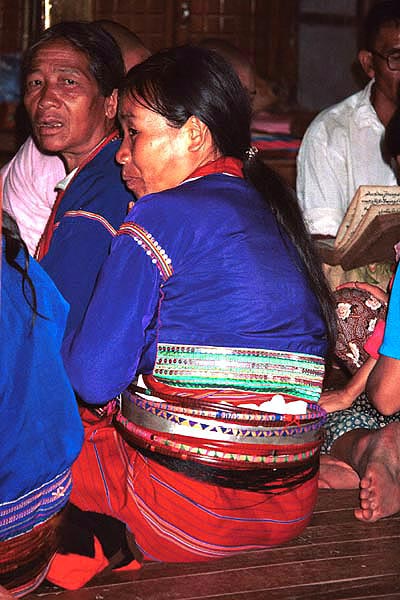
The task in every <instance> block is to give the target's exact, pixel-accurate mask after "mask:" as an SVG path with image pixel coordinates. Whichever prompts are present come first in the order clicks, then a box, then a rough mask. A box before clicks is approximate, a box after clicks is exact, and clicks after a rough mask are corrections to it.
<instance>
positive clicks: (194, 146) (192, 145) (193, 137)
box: [184, 115, 212, 152]
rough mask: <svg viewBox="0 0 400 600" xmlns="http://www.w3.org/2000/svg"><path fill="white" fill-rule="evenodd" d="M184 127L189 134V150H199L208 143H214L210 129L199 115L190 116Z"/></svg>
mask: <svg viewBox="0 0 400 600" xmlns="http://www.w3.org/2000/svg"><path fill="white" fill-rule="evenodd" d="M184 127H185V129H186V134H187V136H188V146H187V149H188V151H189V152H197V151H198V150H200V149H202V148H204V146H205V145H206V144H209V143H211V144H212V139H211V134H210V130H209V129H208V127H207V125H206V124H205V123H203V121H201V120H200V119H199V118H198V117H195V116H194V115H192V116H191V117H189V118H188V120H187V121H186V123H185V125H184Z"/></svg>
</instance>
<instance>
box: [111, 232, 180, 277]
mask: <svg viewBox="0 0 400 600" xmlns="http://www.w3.org/2000/svg"><path fill="white" fill-rule="evenodd" d="M117 235H129V236H130V237H132V238H133V239H134V240H135V242H136V243H137V244H138V245H139V246H141V247H142V248H143V250H144V251H145V252H146V254H147V255H148V256H149V257H150V258H151V262H152V263H153V264H155V265H157V268H158V270H159V271H160V274H161V277H162V278H163V279H164V281H166V280H167V279H169V277H171V275H172V274H173V272H174V270H173V268H172V261H171V259H170V258H169V256H168V254H167V253H166V252H165V250H164V249H163V248H161V246H160V244H159V243H158V242H157V241H156V240H155V239H154V237H153V236H152V235H151V233H149V232H148V231H146V230H145V229H143V228H142V227H140V225H138V224H137V223H133V222H132V221H130V222H126V223H122V225H121V227H120V228H119V230H118V231H117Z"/></svg>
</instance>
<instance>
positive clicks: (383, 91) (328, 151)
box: [297, 0, 400, 237]
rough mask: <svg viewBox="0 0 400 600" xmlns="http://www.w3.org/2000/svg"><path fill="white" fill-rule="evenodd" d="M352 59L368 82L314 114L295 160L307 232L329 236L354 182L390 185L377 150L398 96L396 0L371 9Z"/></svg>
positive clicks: (399, 7) (389, 172)
mask: <svg viewBox="0 0 400 600" xmlns="http://www.w3.org/2000/svg"><path fill="white" fill-rule="evenodd" d="M364 35H365V42H364V47H363V49H362V50H361V51H360V52H359V54H358V58H359V61H360V63H361V66H362V68H363V70H364V72H365V73H366V74H367V76H368V77H369V78H370V80H371V81H370V82H369V83H368V85H367V86H366V87H365V88H364V89H363V90H362V91H360V92H358V93H357V94H354V95H352V96H350V97H349V98H346V99H345V100H343V101H342V102H340V103H339V104H336V105H335V106H332V107H330V108H327V109H326V110H324V111H323V112H322V113H320V114H319V115H318V116H317V117H316V118H315V119H314V121H313V122H312V123H311V125H310V127H309V128H308V130H307V132H306V134H305V136H304V139H303V142H302V145H301V148H300V151H299V155H298V159H297V194H298V197H299V202H300V205H301V208H302V210H303V214H304V216H305V219H306V222H307V224H308V227H309V230H310V233H311V234H313V235H319V236H330V237H335V236H336V233H337V230H338V228H339V226H340V224H341V222H342V220H343V217H344V216H345V214H346V211H347V207H348V205H349V203H350V201H351V200H352V198H353V195H354V193H355V191H356V190H357V188H358V187H359V186H360V185H383V186H385V185H396V184H397V181H396V175H395V173H394V171H393V169H392V167H391V165H390V164H388V162H386V160H385V156H384V154H383V152H382V147H381V142H382V137H383V134H384V128H385V126H386V125H387V123H388V122H389V120H390V118H391V117H392V115H393V113H394V111H395V109H396V106H397V103H398V99H399V84H400V2H399V0H384V1H383V2H380V3H379V4H376V5H375V6H373V7H372V9H371V10H370V12H369V13H368V15H367V17H366V20H365V26H364Z"/></svg>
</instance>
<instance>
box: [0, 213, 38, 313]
mask: <svg viewBox="0 0 400 600" xmlns="http://www.w3.org/2000/svg"><path fill="white" fill-rule="evenodd" d="M2 218H3V221H2V228H1V233H2V236H3V238H4V240H5V245H4V256H5V259H6V261H7V263H8V264H9V265H10V267H12V268H13V269H15V270H16V271H18V273H20V274H21V277H22V292H23V294H24V298H25V300H26V301H27V303H28V304H29V306H30V307H31V309H32V313H33V316H32V324H33V323H34V321H35V318H36V316H37V315H38V314H39V312H38V309H37V297H36V291H35V286H34V285H33V282H32V279H31V278H30V276H29V273H28V267H29V252H28V249H27V247H26V244H25V242H24V241H23V239H22V238H21V235H20V233H19V229H18V225H17V223H16V221H15V220H14V219H13V218H12V217H11V216H10V215H9V214H8V213H7V212H6V211H4V210H3V211H2ZM20 251H22V254H23V256H24V260H23V265H22V266H21V264H20V263H19V262H18V261H17V256H18V254H19V253H20ZM28 290H29V292H28Z"/></svg>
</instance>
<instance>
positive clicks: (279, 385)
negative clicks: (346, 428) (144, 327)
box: [153, 343, 324, 401]
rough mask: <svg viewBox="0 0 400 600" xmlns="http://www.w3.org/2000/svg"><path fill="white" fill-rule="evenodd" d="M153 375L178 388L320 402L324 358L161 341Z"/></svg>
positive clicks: (272, 351)
mask: <svg viewBox="0 0 400 600" xmlns="http://www.w3.org/2000/svg"><path fill="white" fill-rule="evenodd" d="M153 374H154V376H155V377H156V378H157V379H160V380H161V381H165V382H167V383H168V384H170V385H171V384H172V385H175V386H177V387H180V386H183V387H190V388H196V387H198V388H202V387H203V388H204V387H217V388H235V389H242V390H251V391H260V392H272V393H274V392H280V393H284V394H289V395H291V396H296V397H299V398H302V399H307V400H311V401H317V400H318V399H319V396H320V394H321V388H322V380H323V377H324V361H323V359H322V358H321V357H319V356H312V355H308V354H300V353H290V352H280V351H274V350H259V349H253V348H220V347H215V346H194V345H182V344H168V343H160V344H158V346H157V358H156V363H155V366H154V370H153Z"/></svg>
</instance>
